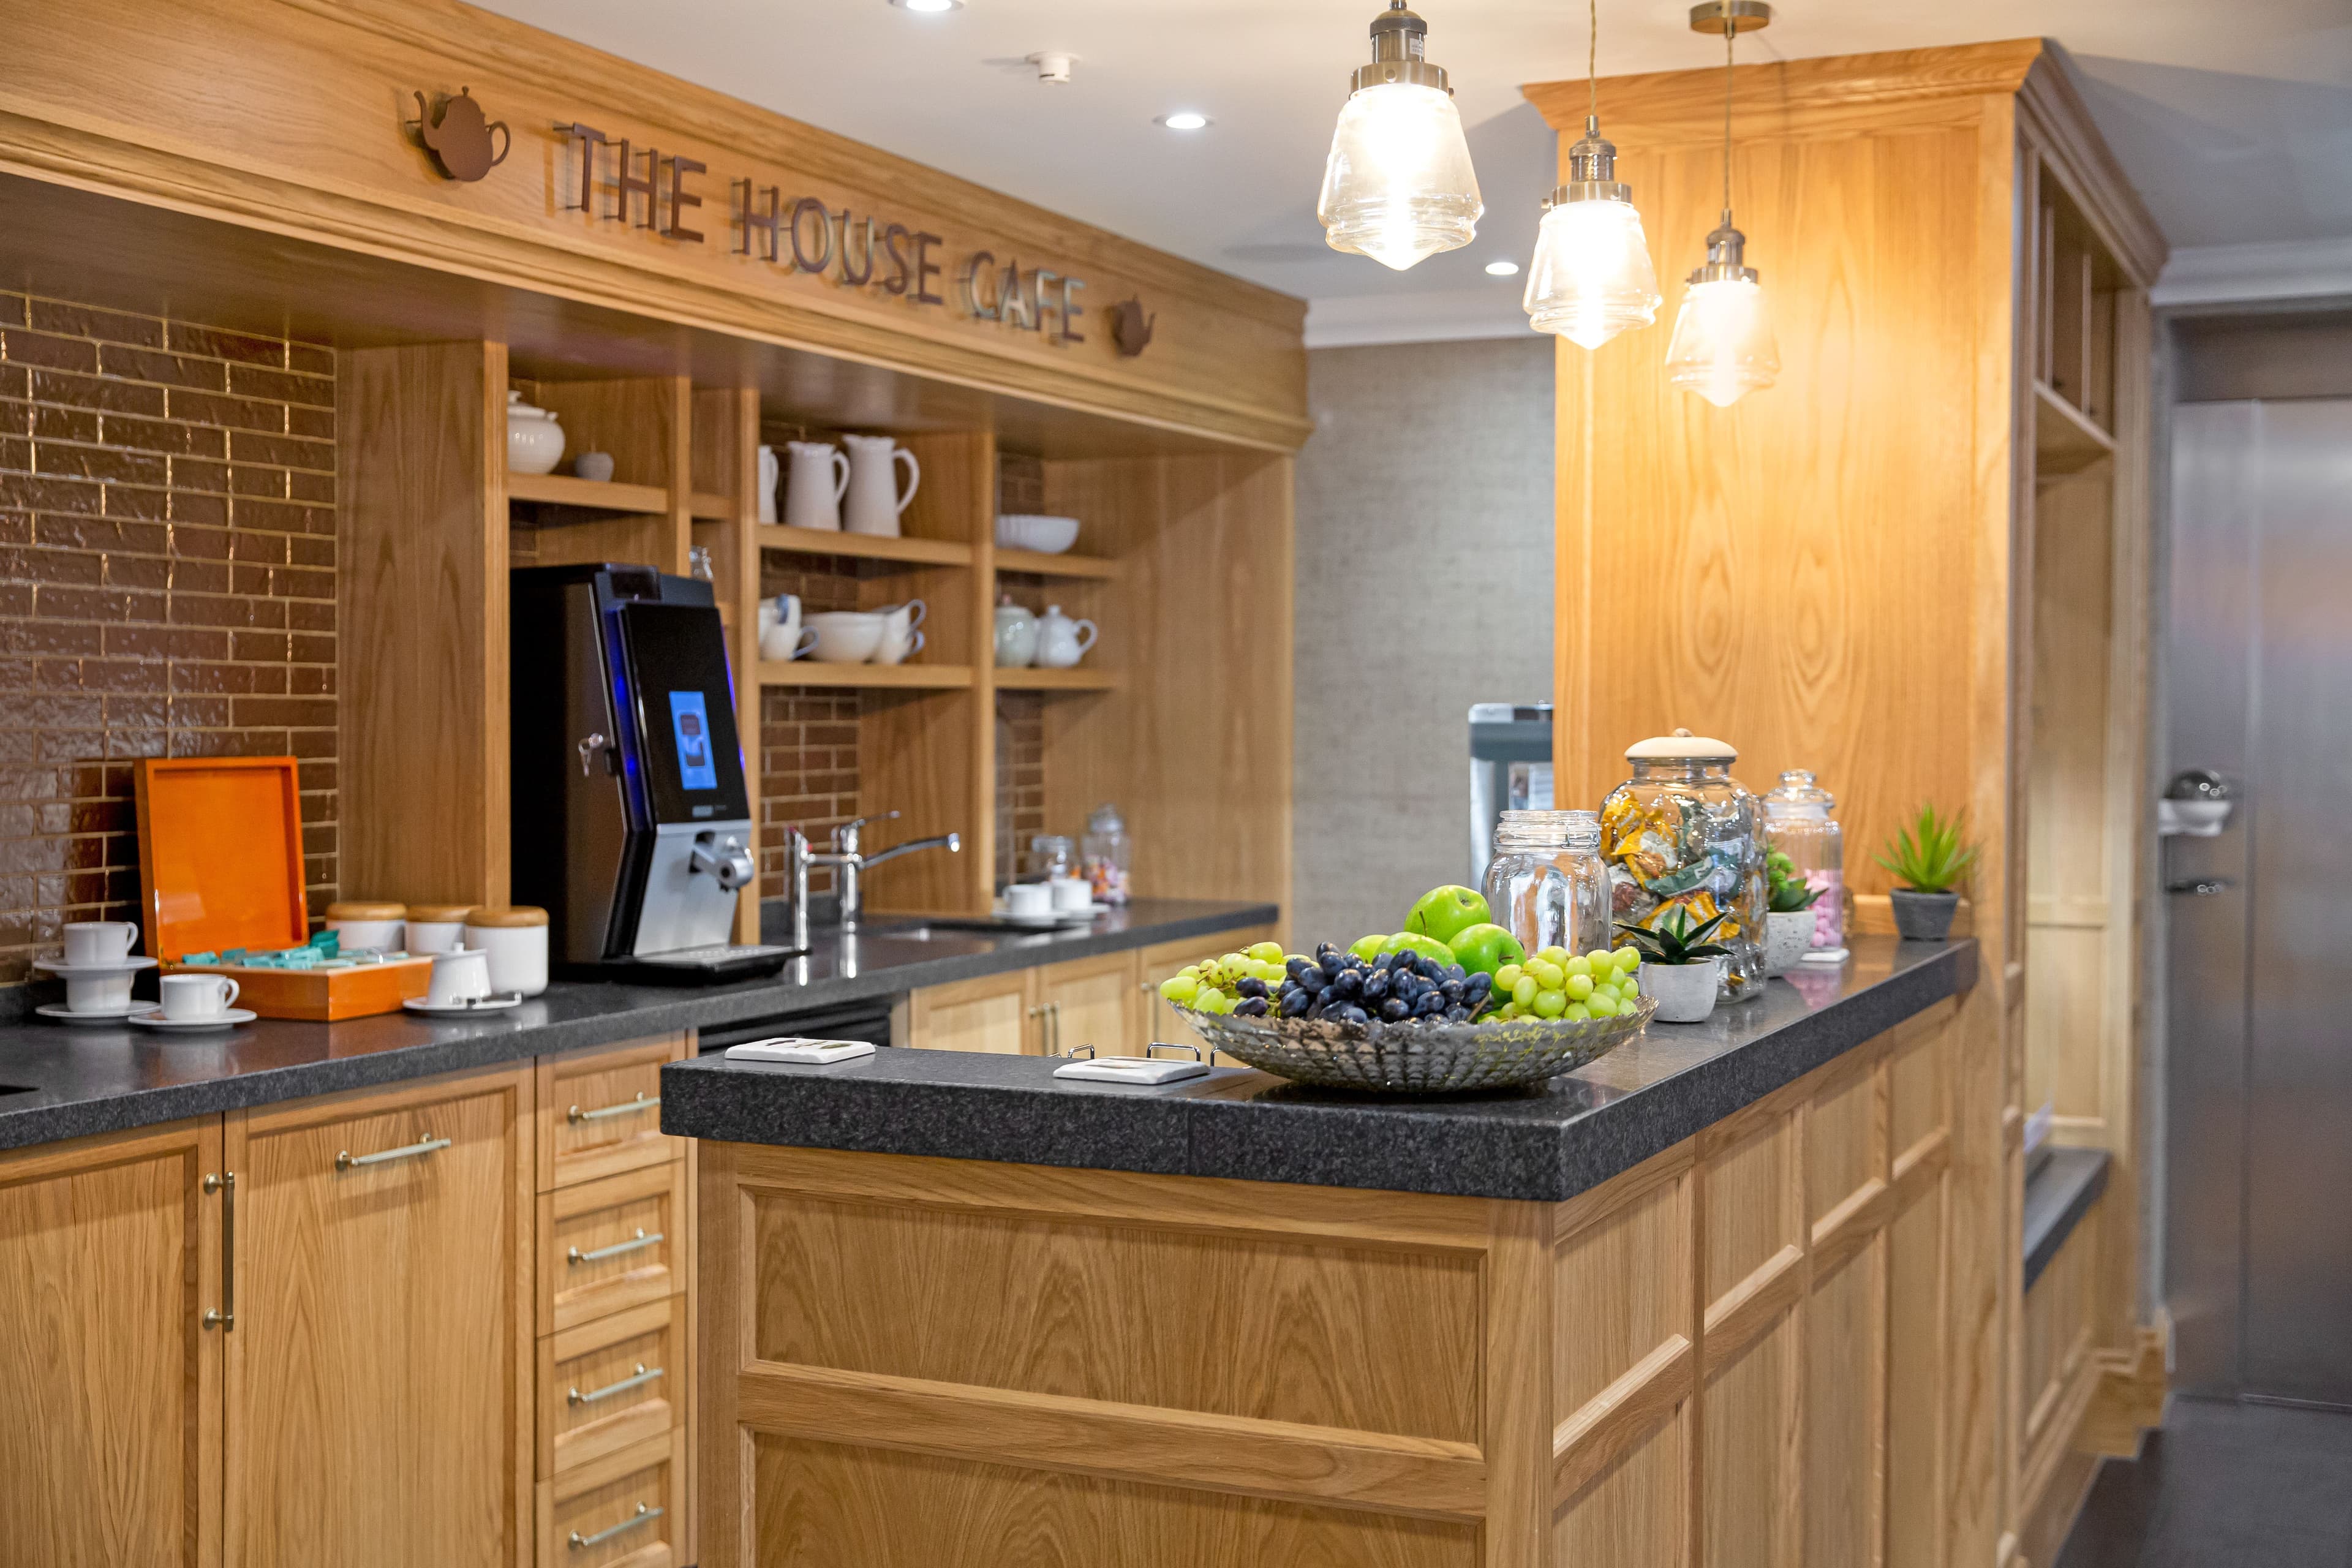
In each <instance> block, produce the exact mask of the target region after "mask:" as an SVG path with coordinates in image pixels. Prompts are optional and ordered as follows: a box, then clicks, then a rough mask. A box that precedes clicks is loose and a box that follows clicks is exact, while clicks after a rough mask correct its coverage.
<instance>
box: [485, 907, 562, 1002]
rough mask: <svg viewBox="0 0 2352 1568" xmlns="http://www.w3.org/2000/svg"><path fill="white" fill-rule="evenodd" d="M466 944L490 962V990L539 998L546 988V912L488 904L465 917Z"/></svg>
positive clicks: (502, 993) (533, 908) (501, 993)
mask: <svg viewBox="0 0 2352 1568" xmlns="http://www.w3.org/2000/svg"><path fill="white" fill-rule="evenodd" d="M466 945H467V947H476V948H479V949H481V950H482V952H484V953H485V954H486V955H487V956H488V959H489V961H490V990H491V991H492V992H494V993H496V994H499V995H506V994H509V993H514V992H520V993H521V994H523V995H525V996H536V995H538V994H540V993H541V992H542V991H544V990H546V989H547V911H546V910H542V909H538V908H535V907H533V906H532V905H530V904H510V905H505V906H498V905H485V906H484V907H482V908H479V909H477V910H473V911H472V912H470V913H469V914H467V916H466Z"/></svg>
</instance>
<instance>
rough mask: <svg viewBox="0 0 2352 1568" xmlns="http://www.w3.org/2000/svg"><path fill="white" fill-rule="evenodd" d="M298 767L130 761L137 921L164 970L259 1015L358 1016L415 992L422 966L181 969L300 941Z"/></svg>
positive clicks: (211, 760)
mask: <svg viewBox="0 0 2352 1568" xmlns="http://www.w3.org/2000/svg"><path fill="white" fill-rule="evenodd" d="M299 770H300V764H299V763H297V762H296V761H295V759H294V758H292V757H170V758H153V757H151V758H148V759H146V760H145V761H142V763H140V764H139V769H138V773H137V778H136V785H137V790H138V805H139V889H140V899H139V923H140V927H141V930H142V934H143V935H144V937H145V938H146V947H147V953H148V956H150V957H151V958H153V959H155V960H156V961H157V962H158V963H160V964H162V966H163V971H164V973H173V972H175V971H178V970H182V969H187V968H192V967H193V968H199V969H203V970H206V971H211V972H215V973H222V974H226V975H228V976H229V977H230V978H232V979H234V980H235V981H236V984H237V999H236V1000H237V1005H238V1006H240V1007H250V1008H251V1009H252V1010H253V1011H255V1012H256V1013H258V1014H260V1015H261V1016H263V1017H266V1018H310V1019H317V1020H321V1021H323V1020H328V1019H334V1018H358V1017H363V1016H366V1015H368V1014H371V1013H391V1012H396V1011H397V1010H398V1009H399V1007H400V1005H401V1003H402V1002H403V1001H404V1000H406V999H407V998H409V997H411V996H422V995H424V994H425V988H426V985H427V984H428V983H429V982H430V981H431V979H432V974H433V961H432V960H431V959H429V958H419V959H411V960H407V961H404V962H401V963H381V964H376V963H372V964H365V965H362V966H359V967H355V968H352V969H326V970H318V969H310V970H303V969H268V968H255V967H252V966H249V965H247V964H222V963H206V964H199V965H190V964H187V963H183V962H182V960H183V959H184V957H185V955H186V954H188V953H191V952H232V951H234V950H236V949H238V948H245V949H247V950H257V951H261V952H276V951H278V950H279V949H282V948H289V947H299V946H301V945H302V943H303V942H307V941H309V940H310V908H309V905H308V903H307V901H306V900H305V898H304V895H303V888H302V884H303V874H302V796H301V788H300V776H299Z"/></svg>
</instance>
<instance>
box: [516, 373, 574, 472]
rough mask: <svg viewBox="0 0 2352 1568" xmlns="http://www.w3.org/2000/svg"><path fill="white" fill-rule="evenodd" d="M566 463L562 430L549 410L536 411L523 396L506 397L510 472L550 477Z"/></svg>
mask: <svg viewBox="0 0 2352 1568" xmlns="http://www.w3.org/2000/svg"><path fill="white" fill-rule="evenodd" d="M562 461H563V426H562V425H561V424H560V423H558V422H557V420H556V417H555V415H554V414H553V412H551V410H549V409H545V408H535V407H533V406H532V405H530V404H528V403H525V402H524V401H523V400H522V394H521V393H520V392H509V393H508V394H507V470H508V472H509V473H516V474H551V473H553V472H555V465H556V464H558V463H560V462H562Z"/></svg>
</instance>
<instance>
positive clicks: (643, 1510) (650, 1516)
mask: <svg viewBox="0 0 2352 1568" xmlns="http://www.w3.org/2000/svg"><path fill="white" fill-rule="evenodd" d="M666 1511H667V1510H663V1509H658V1508H647V1507H646V1505H645V1504H644V1503H639V1504H638V1505H637V1511H636V1512H635V1513H633V1514H631V1515H630V1516H629V1517H628V1518H626V1519H625V1520H623V1521H621V1522H620V1523H618V1524H615V1525H613V1526H611V1527H610V1528H608V1529H604V1530H600V1531H597V1532H596V1533H595V1534H593V1535H583V1534H581V1533H580V1532H579V1531H576V1530H575V1531H572V1551H574V1552H584V1551H586V1550H587V1549H588V1548H589V1547H591V1546H602V1545H604V1542H608V1541H610V1540H612V1539H613V1537H614V1536H616V1535H618V1534H620V1533H621V1531H625V1530H635V1529H636V1528H637V1526H639V1525H641V1524H651V1523H652V1522H653V1521H656V1520H657V1519H659V1518H660V1517H661V1516H662V1515H663V1513H665V1512H666Z"/></svg>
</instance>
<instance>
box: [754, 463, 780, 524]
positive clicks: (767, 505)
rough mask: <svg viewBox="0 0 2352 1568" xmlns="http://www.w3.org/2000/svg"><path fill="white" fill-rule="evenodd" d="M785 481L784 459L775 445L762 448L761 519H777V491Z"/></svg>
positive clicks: (771, 520)
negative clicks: (780, 456)
mask: <svg viewBox="0 0 2352 1568" xmlns="http://www.w3.org/2000/svg"><path fill="white" fill-rule="evenodd" d="M783 482H784V460H783V459H782V458H779V457H777V456H776V449H775V448H774V447H766V446H763V447H761V448H760V513H759V516H760V521H761V522H773V521H776V491H777V490H778V489H782V486H783Z"/></svg>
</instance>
